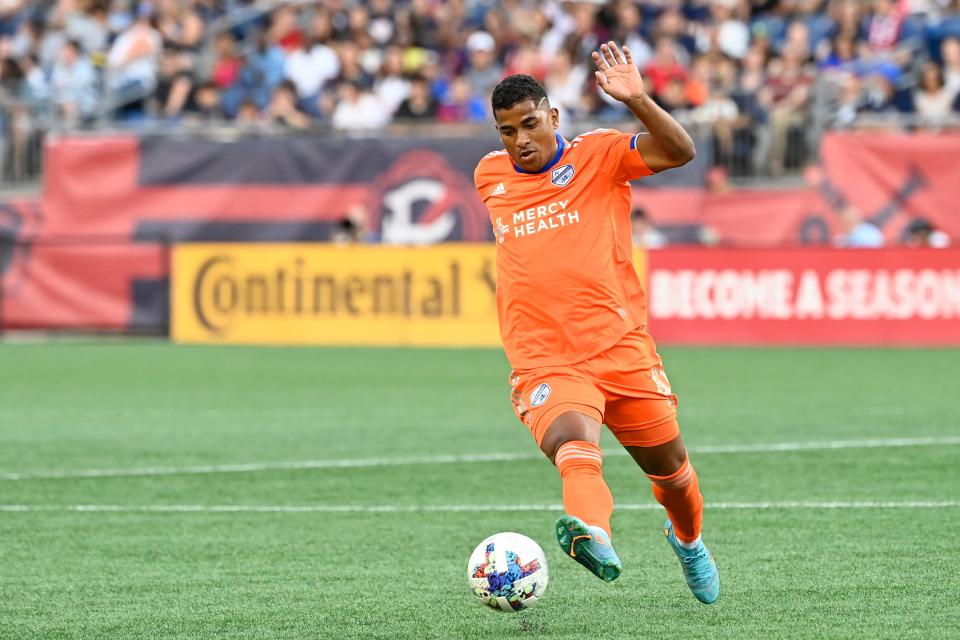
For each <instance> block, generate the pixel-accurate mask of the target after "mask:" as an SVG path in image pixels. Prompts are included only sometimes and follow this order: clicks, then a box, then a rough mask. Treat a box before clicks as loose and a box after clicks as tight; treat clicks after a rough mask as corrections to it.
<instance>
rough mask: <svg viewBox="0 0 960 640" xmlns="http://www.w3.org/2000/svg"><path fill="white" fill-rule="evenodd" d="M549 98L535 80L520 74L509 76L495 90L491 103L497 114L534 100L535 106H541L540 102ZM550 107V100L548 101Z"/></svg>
mask: <svg viewBox="0 0 960 640" xmlns="http://www.w3.org/2000/svg"><path fill="white" fill-rule="evenodd" d="M546 97H547V90H546V89H544V88H543V85H542V84H540V83H539V82H537V81H536V80H535V79H534V78H532V77H530V76H528V75H524V74H522V73H518V74H516V75H512V76H507V77H506V78H504V79H503V80H501V81H500V83H499V84H498V85H497V86H496V87H494V88H493V96H491V98H490V103H491V104H492V105H493V110H494V111H495V112H496V111H497V110H499V109H510V108H511V107H513V106H514V105H516V104H519V103H521V102H523V101H524V100H533V104H534V105H539V104H540V101H541V100H542V99H544V98H546ZM547 106H549V99H548V100H547Z"/></svg>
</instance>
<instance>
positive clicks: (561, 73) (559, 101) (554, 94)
mask: <svg viewBox="0 0 960 640" xmlns="http://www.w3.org/2000/svg"><path fill="white" fill-rule="evenodd" d="M632 51H633V50H632V49H631V52H632ZM588 78H590V75H589V74H588V72H587V68H586V65H583V64H576V65H575V64H573V59H572V57H571V56H570V53H569V52H568V51H566V50H564V49H561V50H560V51H558V52H557V53H556V55H555V56H554V57H553V59H552V60H551V62H550V70H549V71H548V72H547V77H546V78H545V82H544V86H545V87H546V89H547V95H548V96H550V104H552V105H553V106H555V107H557V108H558V109H562V110H564V111H566V112H568V113H571V114H576V115H580V110H581V107H582V104H581V101H582V97H583V90H584V86H585V85H586V83H587V80H588Z"/></svg>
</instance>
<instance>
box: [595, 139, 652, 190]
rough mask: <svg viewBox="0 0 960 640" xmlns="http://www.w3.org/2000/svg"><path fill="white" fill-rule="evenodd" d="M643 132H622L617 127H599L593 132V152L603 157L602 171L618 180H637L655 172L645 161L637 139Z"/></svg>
mask: <svg viewBox="0 0 960 640" xmlns="http://www.w3.org/2000/svg"><path fill="white" fill-rule="evenodd" d="M642 135H644V134H642V133H622V132H620V131H617V130H616V129H598V130H597V131H596V132H591V135H590V136H589V137H590V138H593V144H594V145H596V148H595V149H594V150H593V153H594V154H595V155H596V156H597V157H599V158H600V159H601V163H602V165H601V169H600V170H601V172H602V173H604V174H606V175H608V176H610V177H611V178H613V180H614V181H616V182H623V181H624V180H636V179H638V178H643V177H645V176H649V175H651V174H653V171H652V170H651V169H650V167H648V166H647V163H646V162H644V160H643V156H642V155H640V150H639V149H637V140H638V139H639V137H640V136H642Z"/></svg>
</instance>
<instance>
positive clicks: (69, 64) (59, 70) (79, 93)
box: [50, 40, 98, 125]
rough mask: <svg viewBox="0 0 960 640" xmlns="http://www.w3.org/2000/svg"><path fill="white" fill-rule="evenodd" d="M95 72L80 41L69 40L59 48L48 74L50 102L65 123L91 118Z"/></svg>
mask: <svg viewBox="0 0 960 640" xmlns="http://www.w3.org/2000/svg"><path fill="white" fill-rule="evenodd" d="M96 82H97V75H96V72H95V71H94V69H93V65H92V64H90V62H89V61H88V60H87V59H86V58H84V57H83V55H82V53H81V51H80V44H79V43H77V42H75V41H73V40H68V41H67V43H66V44H65V45H63V50H62V51H61V52H60V60H58V61H57V64H56V66H54V68H53V73H52V74H51V76H50V87H51V94H52V97H53V104H54V105H55V107H56V110H57V114H56V115H57V117H59V118H61V119H62V121H63V122H64V123H65V124H68V125H77V124H78V123H80V122H83V121H87V120H90V119H92V118H93V117H94V116H95V115H96V112H97V106H98V104H97V87H96Z"/></svg>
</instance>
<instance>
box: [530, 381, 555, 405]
mask: <svg viewBox="0 0 960 640" xmlns="http://www.w3.org/2000/svg"><path fill="white" fill-rule="evenodd" d="M549 397H550V385H548V384H547V383H546V382H544V383H543V384H541V385H540V386H539V387H537V388H536V389H534V390H533V393H531V394H530V406H531V407H539V406H541V405H542V404H543V403H544V402H546V401H547V398H549Z"/></svg>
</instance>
